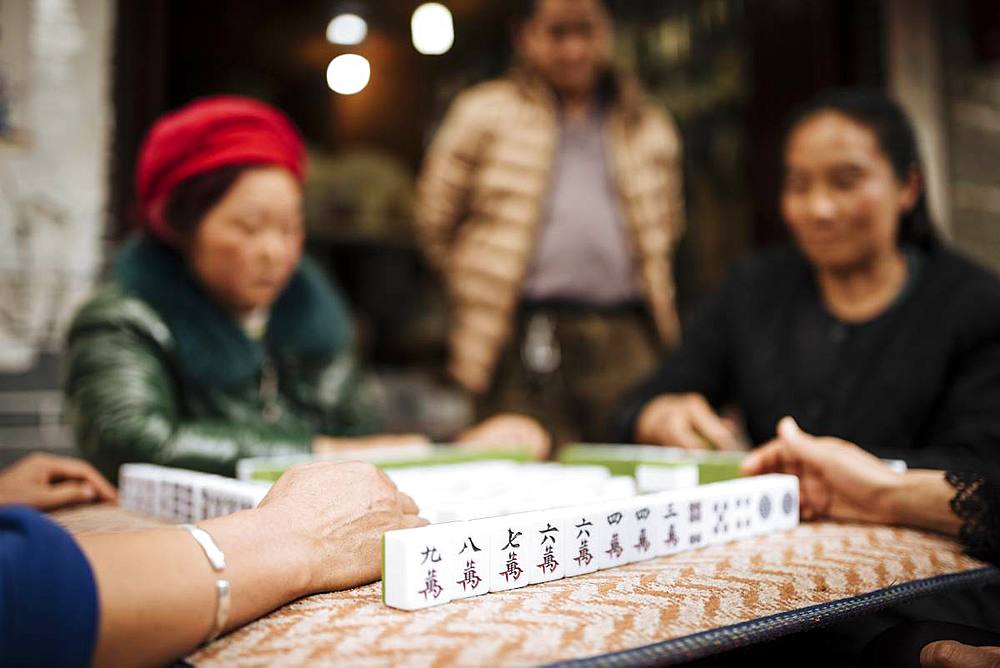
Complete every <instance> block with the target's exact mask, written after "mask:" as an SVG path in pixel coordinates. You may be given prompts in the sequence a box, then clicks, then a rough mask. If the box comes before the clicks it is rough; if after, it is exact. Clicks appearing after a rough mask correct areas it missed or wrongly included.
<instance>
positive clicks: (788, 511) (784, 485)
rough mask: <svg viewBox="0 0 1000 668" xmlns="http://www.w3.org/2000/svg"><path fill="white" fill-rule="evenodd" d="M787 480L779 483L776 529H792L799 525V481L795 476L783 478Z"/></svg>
mask: <svg viewBox="0 0 1000 668" xmlns="http://www.w3.org/2000/svg"><path fill="white" fill-rule="evenodd" d="M782 477H783V478H785V480H780V481H777V491H776V494H775V496H776V497H777V501H778V507H777V508H776V509H775V514H776V515H777V517H776V518H775V520H774V526H775V528H776V529H791V528H793V527H796V526H798V525H799V481H798V479H797V478H795V477H793V476H782Z"/></svg>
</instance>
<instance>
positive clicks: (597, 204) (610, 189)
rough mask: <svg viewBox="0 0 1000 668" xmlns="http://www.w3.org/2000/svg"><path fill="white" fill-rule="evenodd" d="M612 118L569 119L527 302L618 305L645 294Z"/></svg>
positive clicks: (562, 133) (528, 283) (564, 126)
mask: <svg viewBox="0 0 1000 668" xmlns="http://www.w3.org/2000/svg"><path fill="white" fill-rule="evenodd" d="M604 121H605V118H604V116H603V115H602V114H599V113H594V114H591V115H590V116H589V117H588V118H587V119H586V120H585V121H580V122H573V123H568V122H566V120H565V119H563V120H562V122H561V125H560V138H559V148H558V151H557V153H556V158H555V162H554V164H553V173H552V183H551V190H550V192H549V201H548V206H547V208H546V210H545V216H544V219H543V221H542V228H541V230H540V232H539V238H538V243H537V244H536V247H535V255H534V257H533V258H532V261H531V264H530V265H529V267H528V275H527V278H526V279H525V283H524V290H523V294H524V297H525V298H527V299H572V300H578V301H585V302H589V303H593V304H599V305H611V304H618V303H622V302H628V301H634V300H637V299H638V298H639V296H640V293H639V287H638V284H637V281H636V276H635V267H634V261H633V258H632V251H631V249H630V247H629V241H628V239H627V238H626V230H625V226H624V224H623V220H622V213H621V208H620V206H619V202H618V196H617V193H616V188H615V184H614V182H613V179H612V176H611V169H610V168H609V165H608V156H607V151H606V147H605V135H604V125H605V123H604Z"/></svg>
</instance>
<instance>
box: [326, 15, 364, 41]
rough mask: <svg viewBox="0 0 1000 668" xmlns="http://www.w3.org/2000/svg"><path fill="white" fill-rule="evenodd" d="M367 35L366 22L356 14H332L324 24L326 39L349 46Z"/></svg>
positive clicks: (362, 39)
mask: <svg viewBox="0 0 1000 668" xmlns="http://www.w3.org/2000/svg"><path fill="white" fill-rule="evenodd" d="M367 35H368V24H367V23H366V22H365V20H364V19H363V18H361V17H360V16H358V15H357V14H340V15H338V16H334V17H333V19H332V20H331V21H330V24H329V25H327V26H326V41H328V42H330V43H331V44H343V45H345V46H351V45H354V44H360V43H361V42H363V41H364V39H365V37H366V36H367Z"/></svg>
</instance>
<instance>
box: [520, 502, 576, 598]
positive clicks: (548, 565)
mask: <svg viewBox="0 0 1000 668" xmlns="http://www.w3.org/2000/svg"><path fill="white" fill-rule="evenodd" d="M563 515H564V514H563V513H560V512H557V511H543V512H539V513H536V521H535V522H534V524H532V525H531V527H530V531H529V532H528V536H527V537H528V542H529V543H530V544H531V547H532V552H531V553H530V554H531V556H532V557H533V558H532V559H531V561H530V562H529V568H528V572H529V578H528V582H529V583H530V584H538V583H541V582H550V581H551V580H559V579H561V578H563V577H564V576H565V573H566V544H567V534H568V533H569V531H567V529H566V524H565V522H564V521H563Z"/></svg>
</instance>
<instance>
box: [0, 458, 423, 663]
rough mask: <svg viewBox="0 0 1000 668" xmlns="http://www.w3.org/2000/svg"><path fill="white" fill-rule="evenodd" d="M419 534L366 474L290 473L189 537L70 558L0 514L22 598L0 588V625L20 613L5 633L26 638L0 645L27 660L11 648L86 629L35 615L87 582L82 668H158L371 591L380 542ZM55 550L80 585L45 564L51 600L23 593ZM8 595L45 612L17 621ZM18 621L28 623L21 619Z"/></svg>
mask: <svg viewBox="0 0 1000 668" xmlns="http://www.w3.org/2000/svg"><path fill="white" fill-rule="evenodd" d="M423 524H426V522H425V521H424V520H422V519H421V518H419V517H418V516H417V507H416V505H415V504H414V502H413V500H412V499H411V498H410V497H408V496H406V495H405V494H403V493H401V492H400V491H399V490H398V489H397V488H396V486H395V485H394V484H393V483H392V482H391V481H390V480H389V478H388V477H386V475H385V474H384V473H382V472H381V471H379V470H378V469H377V468H375V467H373V466H372V465H370V464H362V463H359V462H348V463H334V462H320V463H315V464H307V465H303V466H297V467H294V468H292V469H290V470H289V471H287V472H286V473H285V474H284V475H283V476H281V478H280V479H279V480H278V481H277V482H276V483H275V484H274V486H273V487H272V489H271V491H270V492H269V493H268V495H267V496H266V497H265V498H264V500H263V501H262V502H261V504H260V505H259V506H258V507H257V508H255V509H254V510H248V511H243V512H239V513H235V514H233V515H229V516H226V517H220V518H216V519H212V520H207V521H204V522H200V523H199V524H198V527H197V528H196V529H193V530H192V529H188V530H185V528H183V527H164V528H157V529H150V530H145V531H131V532H123V533H113V534H112V533H109V534H84V535H80V536H78V537H75V542H76V545H77V546H78V548H77V547H74V545H73V543H72V539H71V538H70V537H69V536H67V535H66V534H65V532H63V531H62V530H61V529H59V528H58V527H56V526H55V525H54V524H53V523H52V522H50V521H48V520H47V519H45V518H44V517H42V516H39V515H37V514H31V511H28V510H27V509H25V508H20V509H18V508H17V507H14V506H8V507H5V508H0V571H3V572H0V576H3V577H4V578H7V577H10V578H12V581H14V582H17V583H18V584H19V585H23V587H21V588H20V589H24V591H20V590H19V587H13V588H12V589H11V590H10V591H4V590H3V589H2V588H0V606H2V609H0V617H3V618H7V613H8V612H11V610H8V609H7V608H8V606H11V608H12V610H20V611H22V612H23V613H24V614H17V613H15V614H14V616H13V618H11V619H13V620H14V624H13V625H14V626H18V625H20V626H21V627H26V628H27V629H30V631H31V633H33V634H34V635H31V634H30V633H25V629H24V628H20V629H14V630H12V631H10V630H8V631H10V632H11V633H12V634H13V635H12V636H11V637H10V638H6V637H5V631H4V630H3V629H0V645H3V646H4V647H5V650H4V651H5V652H7V651H11V652H12V654H11V657H10V658H16V657H27V658H28V659H29V660H33V659H37V658H38V657H39V653H40V652H42V651H43V648H41V647H39V645H38V643H37V642H35V643H33V644H31V645H30V646H29V645H27V644H26V645H25V646H21V647H18V646H17V645H18V643H19V641H20V642H22V643H27V641H25V638H26V637H27V638H29V639H30V638H31V637H34V638H36V639H37V638H40V637H48V636H49V634H51V635H52V637H53V639H55V638H57V637H59V636H60V635H61V633H62V631H60V629H61V628H62V626H64V625H65V624H71V625H73V626H75V627H80V626H85V624H86V623H88V622H87V620H84V619H79V618H77V619H75V620H71V619H70V620H67V621H66V622H65V624H60V623H59V621H58V620H59V616H60V613H62V612H63V611H62V610H48V611H47V610H46V608H45V606H46V605H51V606H53V607H60V606H62V607H66V605H67V604H69V605H77V604H78V603H79V599H80V598H83V597H84V596H85V592H86V589H87V588H88V587H87V585H89V581H91V578H92V582H93V585H96V593H97V599H98V606H97V609H98V610H99V614H98V615H97V617H98V620H97V633H96V636H97V638H96V640H97V642H96V649H94V650H93V656H92V657H90V658H89V661H92V662H93V663H94V664H95V665H116V666H130V665H154V664H164V663H167V662H169V661H171V660H174V659H176V658H178V657H181V656H184V655H185V654H186V653H189V652H190V651H192V650H194V649H195V648H196V647H198V645H200V644H202V643H203V642H205V641H206V640H208V639H209V638H211V637H212V636H214V635H217V634H218V633H224V632H227V631H229V630H232V629H234V628H236V627H238V626H241V625H243V624H246V623H247V622H250V621H252V620H254V619H256V618H258V617H261V616H262V615H265V614H267V613H268V612H270V611H271V610H274V609H275V608H277V607H279V606H281V605H284V604H285V603H288V602H289V601H293V600H295V599H297V598H300V597H302V596H307V595H309V594H313V593H318V592H326V591H335V590H340V589H347V588H350V587H355V586H358V585H361V584H365V583H368V582H372V581H374V580H377V579H378V578H379V576H380V570H381V556H380V555H381V539H382V534H383V533H384V532H386V531H390V530H393V529H401V528H407V527H415V526H421V525H423ZM33 539H34V541H35V542H34V543H33V542H32V540H33ZM60 550H62V553H61V555H60V558H61V559H62V561H59V562H55V563H56V564H57V567H58V566H63V565H66V564H67V563H68V562H71V561H72V556H73V555H72V554H70V553H71V552H77V553H78V552H79V551H82V553H83V555H85V557H86V562H89V571H90V574H92V575H91V576H90V577H78V578H77V579H75V580H73V579H70V578H66V577H63V576H64V574H63V573H60V572H55V568H52V567H49V566H48V564H46V565H45V568H46V569H47V574H43V579H42V580H41V581H40V582H39V583H36V585H37V586H38V587H39V588H42V589H44V588H46V587H49V588H51V589H53V592H52V593H51V594H49V593H48V592H46V591H42V592H38V591H35V592H31V591H27V590H28V589H30V588H31V583H30V582H28V580H29V579H30V577H29V576H30V575H31V574H33V573H34V571H36V570H38V569H37V568H35V567H34V566H30V564H29V563H27V562H32V561H37V559H38V558H39V555H40V553H41V552H46V556H49V555H51V554H54V553H58V552H60ZM19 558H20V563H18V560H19ZM77 559H78V560H79V561H83V559H82V558H81V557H79V556H78V557H77ZM83 568H84V569H85V570H86V567H85V566H84V567H83ZM8 569H9V571H10V572H9V573H8V572H7V571H8ZM32 569H34V570H32ZM25 574H28V575H25ZM60 581H62V582H66V583H67V585H66V586H65V587H63V588H62V589H63V590H62V591H60V590H59V589H58V588H57V587H56V584H54V583H58V582H60ZM90 588H91V589H93V588H94V587H93V586H90ZM67 589H72V591H65V590H67ZM19 594H23V595H24V597H30V598H32V600H43V601H45V603H44V604H41V605H34V606H32V607H31V610H27V609H26V608H25V605H26V603H25V600H24V599H19V598H18V596H19ZM40 597H41V598H40ZM60 599H62V600H61V601H60ZM82 608H83V609H85V606H83V607H82ZM30 612H35V613H37V614H36V615H34V617H37V619H34V620H29V619H27V618H28V617H30V616H31V615H30V614H29V613H30ZM66 616H67V617H70V615H66ZM33 623H35V625H34V626H32V624H33ZM19 630H20V631H21V632H20V633H18V631H19ZM6 641H10V642H9V643H8V642H6ZM89 642H92V640H91V641H89ZM89 647H92V645H90V646H89ZM18 652H20V653H18ZM45 656H49V655H48V654H46V655H45ZM61 656H62V657H64V658H65V657H66V656H67V655H66V654H63V655H61ZM71 662H72V663H79V662H80V657H79V656H77V657H75V661H71ZM85 662H88V661H85Z"/></svg>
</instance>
